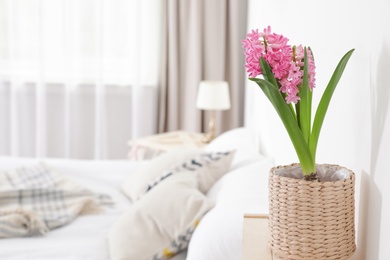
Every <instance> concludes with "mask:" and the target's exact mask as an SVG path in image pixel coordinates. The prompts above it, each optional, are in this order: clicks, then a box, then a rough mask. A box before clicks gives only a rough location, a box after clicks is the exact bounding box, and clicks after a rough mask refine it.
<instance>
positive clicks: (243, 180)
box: [0, 129, 273, 260]
mask: <svg viewBox="0 0 390 260" xmlns="http://www.w3.org/2000/svg"><path fill="white" fill-rule="evenodd" d="M253 144H254V143H253V140H252V139H251V136H250V132H248V131H247V130H246V129H235V130H231V131H229V132H226V133H225V134H222V135H220V136H219V137H218V138H217V139H215V140H214V141H213V142H211V143H210V144H209V145H208V146H207V147H206V148H205V150H206V151H226V150H230V149H235V150H236V154H235V157H234V159H233V162H232V165H231V167H230V170H229V172H228V173H226V174H225V175H224V176H223V177H222V178H220V179H219V180H218V181H217V182H216V183H215V184H214V185H213V186H212V187H211V189H210V190H209V192H208V193H207V197H208V198H209V199H211V200H212V201H214V202H215V203H216V206H215V207H214V208H213V209H211V210H210V212H209V213H207V214H206V216H205V217H204V218H203V219H202V220H201V222H200V224H199V225H198V227H197V228H196V230H195V232H194V234H193V236H192V238H191V241H190V244H189V248H188V255H187V252H183V253H182V254H179V255H177V256H175V257H174V258H173V259H172V260H183V259H189V260H190V259H191V260H237V259H241V254H242V228H243V215H244V214H245V213H263V214H264V213H267V212H268V203H267V196H268V195H267V179H268V178H267V176H268V170H269V168H270V167H271V166H272V165H273V161H272V160H271V159H269V158H265V157H263V156H261V155H259V154H258V152H257V151H256V147H254V146H253ZM43 161H45V162H46V163H47V165H49V166H51V168H53V169H56V170H57V171H58V172H60V173H63V174H64V175H66V176H68V177H69V178H71V179H72V180H74V181H75V182H77V183H79V184H81V185H83V186H85V187H86V188H88V189H90V190H92V191H96V192H98V193H106V194H108V195H110V196H111V197H112V199H113V200H114V201H115V207H113V208H107V209H106V211H105V212H104V213H102V214H99V215H87V216H80V217H78V218H76V220H75V221H74V222H72V223H70V224H69V225H67V226H65V227H62V228H59V229H56V230H53V231H50V232H48V233H47V234H46V235H45V236H43V237H31V238H14V239H0V260H22V259H23V260H24V259H28V260H49V259H50V260H65V259H66V260H68V259H74V260H108V259H110V257H109V249H108V231H109V229H110V227H111V226H112V225H113V224H114V222H116V221H117V220H118V218H119V217H120V216H121V215H122V213H123V212H124V211H125V210H126V209H127V208H128V207H131V206H132V205H131V202H130V200H129V199H128V198H127V197H126V196H125V195H124V194H123V193H122V191H121V189H120V187H121V183H122V182H123V181H124V180H125V179H126V177H127V176H129V175H131V174H132V172H133V171H134V170H135V169H136V168H137V167H140V166H142V164H145V163H149V162H148V161H139V162H130V161H126V160H117V161H113V160H110V161H86V160H67V159H45V160H43ZM37 162H38V160H36V159H28V158H10V157H0V170H10V169H14V168H17V167H21V166H28V165H32V164H36V163H37ZM129 246H131V245H129ZM129 260H132V259H129ZM134 260H137V259H134Z"/></svg>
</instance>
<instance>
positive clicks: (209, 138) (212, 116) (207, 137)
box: [202, 110, 217, 144]
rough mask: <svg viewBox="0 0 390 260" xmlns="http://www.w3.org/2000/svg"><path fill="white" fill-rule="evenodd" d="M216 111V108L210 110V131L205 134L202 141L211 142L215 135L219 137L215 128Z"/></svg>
mask: <svg viewBox="0 0 390 260" xmlns="http://www.w3.org/2000/svg"><path fill="white" fill-rule="evenodd" d="M215 114H216V111H215V110H211V111H210V121H209V132H208V133H207V134H205V136H204V137H203V138H202V142H203V143H206V144H208V143H210V142H211V141H212V140H214V138H215V137H217V135H216V134H215V132H216V131H215V130H216V127H215V117H216V115H215Z"/></svg>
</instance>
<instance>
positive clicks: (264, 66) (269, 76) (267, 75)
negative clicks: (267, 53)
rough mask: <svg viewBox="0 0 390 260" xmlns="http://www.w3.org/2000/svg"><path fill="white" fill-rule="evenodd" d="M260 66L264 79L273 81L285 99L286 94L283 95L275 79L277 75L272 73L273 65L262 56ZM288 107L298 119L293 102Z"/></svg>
mask: <svg viewBox="0 0 390 260" xmlns="http://www.w3.org/2000/svg"><path fill="white" fill-rule="evenodd" d="M260 67H261V71H262V72H263V76H264V79H265V80H267V81H268V82H271V83H272V84H273V85H274V86H275V87H276V89H277V90H278V93H279V95H281V96H282V97H283V99H284V98H285V95H283V94H282V93H281V92H280V91H279V88H280V86H279V84H278V81H277V80H276V79H275V76H274V74H273V73H272V70H271V67H270V66H269V64H268V63H267V62H266V61H265V59H264V58H263V57H260ZM288 107H289V109H290V112H291V113H292V114H293V116H294V117H295V120H296V117H297V116H296V114H295V111H294V108H293V107H292V105H291V104H289V105H288Z"/></svg>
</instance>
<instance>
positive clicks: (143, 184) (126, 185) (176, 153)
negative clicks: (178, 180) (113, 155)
mask: <svg viewBox="0 0 390 260" xmlns="http://www.w3.org/2000/svg"><path fill="white" fill-rule="evenodd" d="M200 152H201V150H198V149H177V150H172V151H169V152H167V153H165V154H163V155H160V156H158V157H156V158H154V159H152V160H150V161H148V162H147V163H145V164H143V165H142V166H140V167H139V168H137V170H135V171H134V172H132V173H131V174H129V176H128V177H127V179H126V180H125V181H124V182H123V183H122V185H121V188H122V191H123V192H124V193H125V194H126V196H127V197H129V198H130V200H132V201H136V200H137V199H139V198H140V196H141V195H143V194H145V192H146V190H147V187H148V185H149V184H150V183H151V182H153V181H155V180H156V179H157V178H159V177H160V176H161V175H162V174H163V173H164V171H166V170H167V169H170V168H172V167H174V166H175V165H176V164H177V162H178V161H179V162H181V161H185V160H188V159H189V158H192V157H194V156H196V155H198V154H199V153H200Z"/></svg>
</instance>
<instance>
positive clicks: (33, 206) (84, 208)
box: [0, 163, 113, 238]
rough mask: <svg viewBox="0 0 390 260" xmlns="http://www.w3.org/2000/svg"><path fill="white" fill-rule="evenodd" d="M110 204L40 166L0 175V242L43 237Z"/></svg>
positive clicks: (110, 202) (102, 196) (60, 175)
mask: <svg viewBox="0 0 390 260" xmlns="http://www.w3.org/2000/svg"><path fill="white" fill-rule="evenodd" d="M112 204H113V202H112V200H111V198H110V197H109V196H107V195H104V194H96V193H93V192H91V191H89V190H87V189H85V188H83V187H81V186H80V185H78V184H76V183H74V182H73V181H71V180H69V179H67V178H65V177H64V176H63V175H62V174H59V173H58V172H55V171H53V170H51V169H50V168H49V167H48V166H47V165H45V164H44V163H39V164H38V165H36V166H34V167H29V168H19V169H16V170H13V171H9V172H0V238H8V237H21V236H33V235H43V234H45V233H46V232H47V231H49V230H52V229H55V228H58V227H61V226H64V225H66V224H68V223H70V222H71V221H73V220H74V219H75V218H76V217H77V216H78V215H83V214H92V213H97V212H100V211H101V210H102V206H104V205H112Z"/></svg>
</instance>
